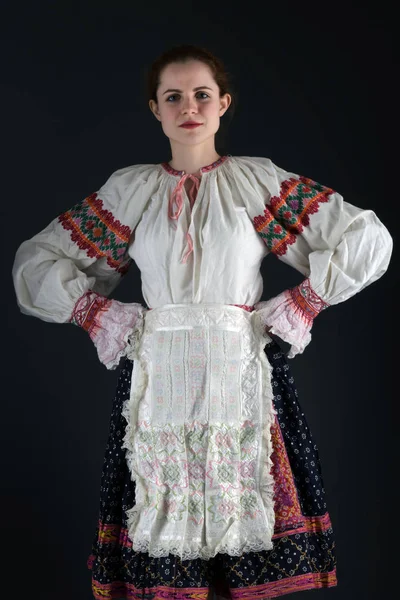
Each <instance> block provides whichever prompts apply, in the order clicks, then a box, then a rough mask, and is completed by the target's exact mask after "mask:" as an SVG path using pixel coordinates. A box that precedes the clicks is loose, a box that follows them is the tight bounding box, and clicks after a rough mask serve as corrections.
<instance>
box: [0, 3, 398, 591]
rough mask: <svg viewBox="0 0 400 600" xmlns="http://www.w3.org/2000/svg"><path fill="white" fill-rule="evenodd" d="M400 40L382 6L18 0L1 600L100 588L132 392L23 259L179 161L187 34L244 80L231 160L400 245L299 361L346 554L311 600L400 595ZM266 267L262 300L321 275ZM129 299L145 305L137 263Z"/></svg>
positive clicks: (5, 83)
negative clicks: (175, 103)
mask: <svg viewBox="0 0 400 600" xmlns="http://www.w3.org/2000/svg"><path fill="white" fill-rule="evenodd" d="M395 35H397V33H396V21H395V18H394V14H393V13H391V12H390V11H389V10H388V9H387V7H386V6H385V4H383V3H379V4H378V5H377V4H376V3H374V4H373V5H372V6H371V8H368V7H367V6H366V5H362V8H361V5H360V8H356V7H354V6H353V7H351V6H350V5H349V3H348V4H347V5H344V6H342V7H341V6H340V5H339V4H337V3H333V4H332V3H319V4H316V5H311V4H307V3H306V4H304V3H293V4H288V3H284V2H279V3H273V4H271V5H269V4H268V3H266V2H263V3H259V4H257V3H238V4H237V5H236V4H233V3H227V2H226V3H223V4H222V5H218V6H217V5H216V4H210V5H209V4H208V3H201V2H199V3H194V4H191V3H188V2H186V3H185V2H182V3H171V2H168V1H166V2H164V3H162V4H154V3H137V4H136V3H134V2H121V1H116V2H112V3H111V2H100V1H97V2H88V1H86V2H80V3H79V4H78V3H74V2H60V1H59V2H43V1H41V2H40V1H39V2H34V3H28V2H27V1H25V2H19V3H15V2H14V3H11V2H2V5H1V45H2V49H1V57H2V69H1V72H2V74H1V103H2V110H1V114H2V117H3V119H2V120H3V123H2V136H1V137H2V142H3V144H2V145H3V160H2V167H3V172H2V177H1V180H2V202H1V220H2V224H3V227H2V260H3V275H4V277H3V285H2V294H1V297H2V304H3V309H2V311H3V325H5V330H6V332H7V338H6V339H4V338H3V344H2V347H3V353H2V378H1V382H2V393H1V395H2V416H3V419H2V423H3V426H2V429H1V432H2V435H1V442H2V453H1V457H2V478H1V479H2V487H3V492H2V510H1V525H2V530H3V533H2V539H3V550H4V552H3V567H5V568H4V569H2V576H1V586H2V592H1V596H2V597H5V596H6V594H7V597H10V598H26V597H28V596H29V598H34V599H36V598H38V599H39V598H40V599H41V600H47V599H49V600H50V599H51V600H54V599H57V600H64V599H65V600H66V599H68V600H70V599H72V598H74V600H75V599H79V600H81V599H82V600H89V599H90V598H91V597H92V595H91V591H90V571H88V570H87V568H86V559H87V556H88V554H89V553H90V544H91V541H92V535H93V532H94V527H95V524H96V521H97V510H98V501H99V500H98V499H99V486H100V475H101V467H102V462H103V453H104V448H105V444H106V440H107V435H108V420H109V415H110V411H111V404H112V399H113V394H114V390H115V385H116V372H115V371H107V370H106V368H105V367H104V366H103V365H102V364H101V363H100V362H99V361H98V358H97V353H96V351H95V348H94V347H93V345H92V342H91V340H90V339H89V337H88V336H87V334H86V333H85V332H84V331H82V330H80V329H79V328H77V327H74V326H61V325H58V324H50V323H44V322H43V321H40V320H39V319H34V318H31V317H27V316H25V315H22V314H21V313H20V312H19V309H18V307H17V305H16V300H15V294H14V289H13V285H12V279H11V268H12V263H13V260H14V255H15V252H16V250H17V247H18V246H19V245H20V243H21V242H22V241H23V240H25V239H28V238H29V237H31V236H33V235H34V234H35V233H37V232H38V231H40V230H41V229H43V228H44V227H45V226H46V225H47V224H48V223H49V222H50V220H52V219H53V218H54V217H55V216H57V215H58V214H59V213H61V212H63V211H64V210H66V209H68V208H70V207H71V206H72V205H73V204H75V203H76V202H77V201H78V200H80V199H82V198H84V197H85V196H87V195H88V194H89V193H92V192H93V191H96V190H97V189H98V188H99V187H100V186H101V185H102V184H103V183H104V182H105V181H106V179H107V178H108V177H109V175H110V174H111V173H112V172H113V171H114V170H116V169H118V168H121V167H124V166H127V165H131V164H136V163H158V162H161V161H163V160H170V158H171V155H170V146H169V141H168V139H167V138H166V137H165V135H164V134H163V132H162V130H161V125H160V123H159V122H158V121H157V120H156V119H155V118H154V116H153V115H152V114H151V112H150V110H149V108H148V104H147V98H146V96H145V90H144V84H143V81H144V73H145V72H146V68H147V66H148V65H150V64H151V62H152V61H153V60H154V59H155V58H156V57H157V56H158V55H159V54H160V53H161V52H163V51H164V50H165V49H166V48H168V47H170V46H171V45H175V44H178V43H194V44H198V45H203V46H206V47H208V48H209V49H210V50H211V51H212V52H214V53H215V54H217V55H218V56H220V57H221V58H222V60H223V61H224V63H225V65H226V67H227V69H228V70H229V71H230V72H231V73H232V75H233V77H234V83H235V86H236V88H237V90H238V92H239V103H238V106H237V109H236V115H235V117H234V119H233V121H232V124H231V126H230V134H229V138H228V144H227V153H230V154H232V155H238V156H268V157H270V158H271V159H272V160H273V162H275V163H276V164H277V165H279V166H281V167H283V168H284V169H286V170H289V171H294V172H296V173H300V174H302V175H305V176H307V177H311V178H313V179H315V180H316V181H318V182H320V183H323V184H324V185H327V186H330V187H332V188H334V189H336V190H337V191H339V192H340V193H341V194H342V195H343V196H344V198H345V200H347V201H348V202H350V203H352V204H355V205H356V206H359V207H362V208H367V209H372V210H374V211H375V212H376V213H377V215H378V217H379V218H380V219H381V221H382V222H383V223H384V224H385V225H386V226H387V227H388V229H389V231H390V233H391V234H392V236H393V238H394V240H395V249H394V253H393V257H392V262H391V264H390V266H389V270H388V272H387V273H386V274H385V275H384V276H383V277H382V278H381V279H380V280H378V281H377V282H375V283H373V284H372V285H371V286H369V287H368V288H366V289H365V290H363V291H362V293H360V294H357V295H356V296H354V297H353V298H351V299H349V300H348V301H347V302H344V303H342V304H340V305H336V306H333V307H331V308H329V309H328V310H326V311H323V312H322V313H321V314H320V315H319V316H318V318H317V320H316V322H315V324H314V326H313V330H312V336H313V337H312V342H311V344H310V345H309V346H308V347H307V349H306V350H305V352H304V354H302V355H299V356H297V357H296V358H295V359H293V360H291V361H290V366H291V369H292V373H293V375H294V377H295V380H296V384H297V388H298V391H299V398H300V402H301V405H302V408H303V410H304V411H305V413H306V416H307V419H308V422H309V425H310V427H311V430H312V432H313V436H314V438H315V441H316V443H317V445H318V447H319V452H320V458H321V460H322V467H323V476H324V483H325V489H326V491H327V501H328V508H329V512H330V515H331V519H332V523H333V527H334V530H335V534H336V543H337V555H338V567H337V570H338V582H339V585H338V587H337V588H333V589H329V590H318V592H315V591H314V590H313V591H308V592H303V593H302V597H304V598H314V595H315V594H317V595H318V598H321V600H322V599H323V598H340V599H341V600H347V599H350V598H351V599H354V598H363V599H367V598H368V599H370V598H371V599H372V598H377V597H379V598H392V597H393V596H391V595H390V593H389V590H390V589H391V587H392V584H393V583H394V582H395V580H396V570H395V569H396V558H397V552H396V550H397V548H396V547H395V546H396V541H397V540H396V528H397V505H398V501H399V497H398V496H397V497H396V495H395V483H396V480H397V478H398V460H399V455H398V447H397V445H396V444H395V441H396V439H395V435H396V426H397V422H398V421H397V417H398V410H397V401H398V396H399V394H398V389H397V380H396V377H397V375H396V373H397V368H396V367H397V364H395V354H396V349H397V346H398V341H397V340H398V338H399V328H398V324H397V323H398V304H399V302H398V297H399V286H398V281H399V280H398V267H399V265H398V257H397V254H396V239H395V238H396V234H397V231H396V229H397V226H398V221H399V211H398V202H399V198H398V196H399V192H398V190H399V186H398V175H399V174H398V133H399V132H398V127H397V125H398V122H397V113H398V96H397V95H396V93H395V88H396V86H395V82H396V78H397V77H398V75H397V74H396V73H397V71H398V65H396V64H395V58H394V50H395ZM263 276H264V293H263V296H262V300H266V299H268V298H270V297H272V296H274V295H276V294H278V293H280V292H281V291H282V290H283V289H285V288H287V287H291V286H293V285H296V284H297V283H299V282H300V281H301V280H302V279H303V277H302V276H301V275H300V274H299V273H298V272H296V271H294V270H293V269H292V268H290V267H288V266H286V265H284V264H283V263H281V262H280V261H278V260H276V258H275V257H273V256H271V255H270V256H269V257H268V258H267V259H266V260H265V261H264V263H263ZM113 297H115V298H116V299H118V300H120V301H123V302H144V301H143V298H142V295H141V291H140V273H139V271H138V269H137V267H136V265H133V267H132V268H131V271H130V272H129V273H128V275H127V276H126V278H125V279H124V280H123V281H122V283H121V284H120V286H119V287H118V288H117V290H116V291H115V292H114V293H113ZM282 347H283V348H284V349H285V350H286V349H287V348H288V346H287V345H286V344H285V343H283V342H282ZM395 552H396V554H395ZM5 561H6V562H5ZM315 597H317V596H315Z"/></svg>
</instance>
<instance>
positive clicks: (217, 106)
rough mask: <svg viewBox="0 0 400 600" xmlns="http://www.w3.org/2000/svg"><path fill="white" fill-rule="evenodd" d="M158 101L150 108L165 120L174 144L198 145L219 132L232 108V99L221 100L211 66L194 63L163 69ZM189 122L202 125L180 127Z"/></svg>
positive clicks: (165, 129) (166, 128)
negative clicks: (222, 121)
mask: <svg viewBox="0 0 400 600" xmlns="http://www.w3.org/2000/svg"><path fill="white" fill-rule="evenodd" d="M178 90H179V91H178ZM157 100H158V104H157V103H155V102H154V101H153V100H150V102H149V106H150V109H151V110H152V112H153V113H154V115H155V116H156V118H157V119H158V120H159V121H161V125H162V128H163V131H164V133H165V135H166V136H167V137H168V138H170V141H171V142H176V143H179V144H183V145H197V144H202V143H204V142H205V141H206V140H207V139H208V138H210V137H211V136H214V135H215V133H216V132H217V131H218V129H219V125H220V117H221V116H222V115H223V114H224V112H225V111H226V110H227V109H228V107H229V105H230V103H231V96H230V95H229V94H225V95H224V96H221V97H220V96H219V88H218V85H217V84H216V83H215V81H214V79H213V77H212V74H211V71H210V69H209V68H208V66H207V65H205V64H204V63H203V62H201V61H197V60H191V61H190V62H187V63H172V64H170V65H168V66H166V67H165V68H164V69H163V71H162V73H161V83H160V85H159V88H158V90H157ZM189 120H192V121H196V123H201V125H200V127H195V128H193V129H185V128H183V127H180V125H182V123H185V121H189Z"/></svg>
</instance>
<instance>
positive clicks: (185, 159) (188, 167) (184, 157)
mask: <svg viewBox="0 0 400 600" xmlns="http://www.w3.org/2000/svg"><path fill="white" fill-rule="evenodd" d="M219 158H220V155H219V154H218V152H216V150H215V148H212V149H208V150H204V149H202V148H190V147H188V146H184V147H182V148H179V149H176V148H175V149H173V150H172V160H170V161H169V165H170V166H171V167H172V168H173V169H176V170H177V171H185V173H190V174H192V175H197V176H200V175H201V171H200V169H201V168H202V167H206V166H208V165H211V164H212V163H214V162H216V161H217V160H218V159H219Z"/></svg>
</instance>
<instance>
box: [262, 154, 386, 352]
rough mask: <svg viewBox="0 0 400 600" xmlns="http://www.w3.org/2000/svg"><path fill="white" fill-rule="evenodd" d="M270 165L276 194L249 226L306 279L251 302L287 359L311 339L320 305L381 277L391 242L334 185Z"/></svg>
mask: <svg viewBox="0 0 400 600" xmlns="http://www.w3.org/2000/svg"><path fill="white" fill-rule="evenodd" d="M269 170H270V172H271V173H272V175H273V183H272V187H273V188H275V190H276V193H275V194H271V196H270V198H268V201H267V203H266V205H265V209H264V211H263V213H262V214H259V215H256V216H254V218H253V224H254V227H255V228H256V230H257V232H258V233H259V235H260V236H261V238H262V239H263V241H264V242H265V244H266V245H267V246H268V248H269V249H270V251H271V252H273V253H274V254H275V255H276V256H277V257H278V259H280V260H282V261H283V262H285V263H287V264H288V265H290V266H292V267H294V268H295V269H296V270H298V271H299V272H301V273H302V274H303V275H304V276H305V279H304V280H303V281H302V282H301V283H300V284H299V285H297V286H295V287H294V288H291V289H288V290H285V291H283V292H282V293H280V294H279V295H278V296H276V297H274V298H271V299H270V300H267V301H263V302H259V303H257V304H256V310H258V312H259V315H260V317H261V319H262V322H263V323H264V324H265V326H266V327H269V328H270V331H271V333H273V334H276V335H278V336H279V337H280V338H281V339H283V340H284V341H287V342H288V343H290V344H291V348H290V351H289V353H288V358H293V357H294V356H295V355H296V354H300V353H302V352H303V350H304V348H305V347H306V346H307V344H308V343H309V342H310V340H311V334H310V330H311V327H312V325H313V322H314V319H315V317H316V316H317V315H318V314H319V313H320V312H321V311H322V310H325V309H326V308H328V307H329V306H331V305H334V304H339V303H340V302H344V301H345V300H347V299H348V298H351V297H352V296H354V295H355V294H357V293H358V292H360V291H361V290H363V289H364V288H365V287H367V286H368V285H370V284H371V283H373V282H374V281H376V280H377V279H379V278H380V277H382V275H383V274H384V273H385V272H386V270H387V268H388V265H389V262H390V258H391V254H392V249H393V240H392V237H391V235H390V233H389V231H388V230H387V228H386V227H385V225H384V224H383V223H382V222H381V221H380V220H379V219H378V217H377V216H376V214H375V213H374V212H373V211H372V210H367V209H361V208H358V207H356V206H354V205H352V204H349V203H348V202H345V201H344V199H343V197H342V196H341V195H340V194H339V193H338V192H335V191H334V190H333V189H331V188H328V187H325V186H323V185H321V184H319V183H317V182H315V181H313V180H312V179H309V178H306V177H302V176H300V175H297V174H295V173H289V172H287V171H285V170H283V169H281V168H279V167H277V166H276V165H274V164H273V163H272V162H271V161H269Z"/></svg>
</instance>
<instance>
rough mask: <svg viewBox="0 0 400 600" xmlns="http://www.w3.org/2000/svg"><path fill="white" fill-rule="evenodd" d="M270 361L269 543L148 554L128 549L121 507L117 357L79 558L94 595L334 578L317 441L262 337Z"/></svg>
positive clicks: (208, 592)
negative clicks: (95, 494) (201, 553)
mask: <svg viewBox="0 0 400 600" xmlns="http://www.w3.org/2000/svg"><path fill="white" fill-rule="evenodd" d="M265 352H266V354H267V357H268V360H269V362H270V363H271V365H272V367H273V371H272V389H273V392H274V407H275V409H276V411H277V415H276V418H275V424H274V425H273V426H272V430H271V433H272V442H273V454H272V457H271V458H272V461H273V473H274V480H275V497H274V499H275V505H274V507H275V530H274V535H273V538H272V539H273V542H274V548H273V549H272V550H266V551H262V552H249V553H245V554H243V555H242V556H240V557H238V556H229V555H227V554H217V555H216V556H215V557H214V558H212V559H210V560H202V559H200V558H198V559H195V560H181V559H180V558H179V557H177V556H174V555H172V554H170V555H169V556H168V557H162V558H152V557H149V555H148V554H147V553H143V552H136V551H134V550H132V545H131V542H130V540H129V538H128V530H127V520H126V510H127V509H129V508H131V507H132V506H133V505H134V503H135V483H134V482H133V481H132V480H131V475H130V472H129V470H128V466H127V463H126V460H125V449H123V448H122V443H123V439H124V436H125V427H126V421H125V418H124V417H123V416H122V406H123V403H124V402H125V400H127V399H128V398H129V391H130V381H131V374H132V367H133V363H132V361H130V360H128V359H125V360H124V361H123V362H122V363H121V365H120V367H119V376H118V385H117V390H116V395H115V399H114V403H113V408H112V413H111V419H110V430H109V437H108V443H107V446H106V451H105V457H104V464H103V469H102V475H101V488H100V510H99V518H98V525H97V527H96V530H95V534H94V539H93V544H92V551H91V554H90V556H89V558H88V561H87V566H88V568H89V569H91V574H92V591H93V596H94V598H97V599H98V600H100V599H101V600H106V599H107V600H108V599H111V598H112V599H114V600H115V599H125V598H129V599H142V598H143V599H144V598H145V599H146V600H156V599H158V598H164V599H167V600H172V599H174V600H190V599H195V600H206V599H208V600H212V599H213V598H214V597H215V596H216V597H217V598H218V597H221V598H226V599H231V598H232V599H234V600H250V599H251V600H254V599H256V598H257V599H260V600H262V599H264V598H275V597H277V596H282V595H284V594H290V593H292V592H297V591H302V590H307V589H315V588H322V587H332V586H335V585H337V578H336V556H335V542H334V536H333V531H332V525H331V521H330V517H329V513H328V509H327V505H326V499H325V490H324V486H323V480H322V474H321V465H320V461H319V456H318V448H317V446H316V445H315V443H314V441H313V438H312V435H311V432H310V429H309V427H308V425H307V421H306V418H305V416H304V413H303V412H302V409H301V407H300V404H299V401H298V395H297V389H296V386H295V382H294V379H293V377H292V375H291V372H290V367H289V365H288V362H287V359H286V356H285V354H284V352H283V351H282V349H281V347H280V346H279V344H278V342H276V341H275V340H272V341H271V342H270V343H269V344H267V345H266V346H265Z"/></svg>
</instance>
